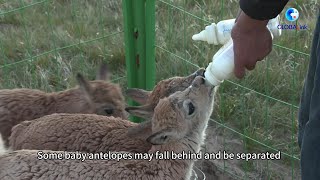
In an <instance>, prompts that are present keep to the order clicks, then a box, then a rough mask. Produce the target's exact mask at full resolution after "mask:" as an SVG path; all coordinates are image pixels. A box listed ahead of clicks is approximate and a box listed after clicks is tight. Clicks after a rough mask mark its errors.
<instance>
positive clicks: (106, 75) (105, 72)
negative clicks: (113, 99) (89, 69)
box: [96, 63, 111, 81]
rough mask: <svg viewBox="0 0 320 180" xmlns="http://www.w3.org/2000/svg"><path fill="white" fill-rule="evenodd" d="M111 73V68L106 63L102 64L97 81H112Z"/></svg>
mask: <svg viewBox="0 0 320 180" xmlns="http://www.w3.org/2000/svg"><path fill="white" fill-rule="evenodd" d="M110 77H111V73H110V71H109V68H108V66H107V64H106V63H102V64H101V66H100V68H99V70H98V72H97V75H96V80H104V81H110Z"/></svg>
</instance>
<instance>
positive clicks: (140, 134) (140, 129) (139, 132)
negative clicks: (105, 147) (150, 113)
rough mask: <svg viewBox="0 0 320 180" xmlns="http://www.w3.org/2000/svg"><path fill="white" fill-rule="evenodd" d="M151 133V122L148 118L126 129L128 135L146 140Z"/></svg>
mask: <svg viewBox="0 0 320 180" xmlns="http://www.w3.org/2000/svg"><path fill="white" fill-rule="evenodd" d="M151 133H152V123H151V121H150V120H147V121H144V122H142V123H140V124H138V125H137V126H134V127H131V128H129V129H128V132H127V135H128V136H129V137H136V138H141V139H143V140H146V139H147V138H148V137H149V136H150V135H151Z"/></svg>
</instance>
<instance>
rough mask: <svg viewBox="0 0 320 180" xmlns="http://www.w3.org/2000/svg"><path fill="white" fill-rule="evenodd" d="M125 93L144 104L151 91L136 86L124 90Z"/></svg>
mask: <svg viewBox="0 0 320 180" xmlns="http://www.w3.org/2000/svg"><path fill="white" fill-rule="evenodd" d="M125 93H126V95H127V96H128V97H130V98H131V99H133V100H134V101H136V102H137V103H139V104H146V102H147V100H148V98H149V96H150V94H151V91H146V90H143V89H138V88H131V89H127V90H126V92H125Z"/></svg>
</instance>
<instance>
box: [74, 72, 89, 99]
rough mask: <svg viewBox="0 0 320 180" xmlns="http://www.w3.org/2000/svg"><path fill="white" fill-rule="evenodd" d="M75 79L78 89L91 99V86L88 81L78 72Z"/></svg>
mask: <svg viewBox="0 0 320 180" xmlns="http://www.w3.org/2000/svg"><path fill="white" fill-rule="evenodd" d="M76 78H77V81H78V84H79V87H80V89H81V90H82V92H83V93H84V94H85V96H86V97H87V98H88V99H89V100H91V99H92V93H93V90H92V87H91V85H90V83H89V82H88V81H87V80H86V79H85V78H84V77H83V76H82V75H81V74H80V73H78V74H77V77H76Z"/></svg>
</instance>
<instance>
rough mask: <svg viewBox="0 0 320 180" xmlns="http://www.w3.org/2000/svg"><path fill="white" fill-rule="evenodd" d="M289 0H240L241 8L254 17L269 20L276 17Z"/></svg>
mask: <svg viewBox="0 0 320 180" xmlns="http://www.w3.org/2000/svg"><path fill="white" fill-rule="evenodd" d="M287 3H288V0H240V8H241V10H242V11H243V12H244V13H246V15H248V16H250V17H251V18H253V19H257V20H267V19H272V18H274V17H276V16H277V15H278V14H280V12H281V11H282V10H283V8H284V6H285V5H286V4H287Z"/></svg>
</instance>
